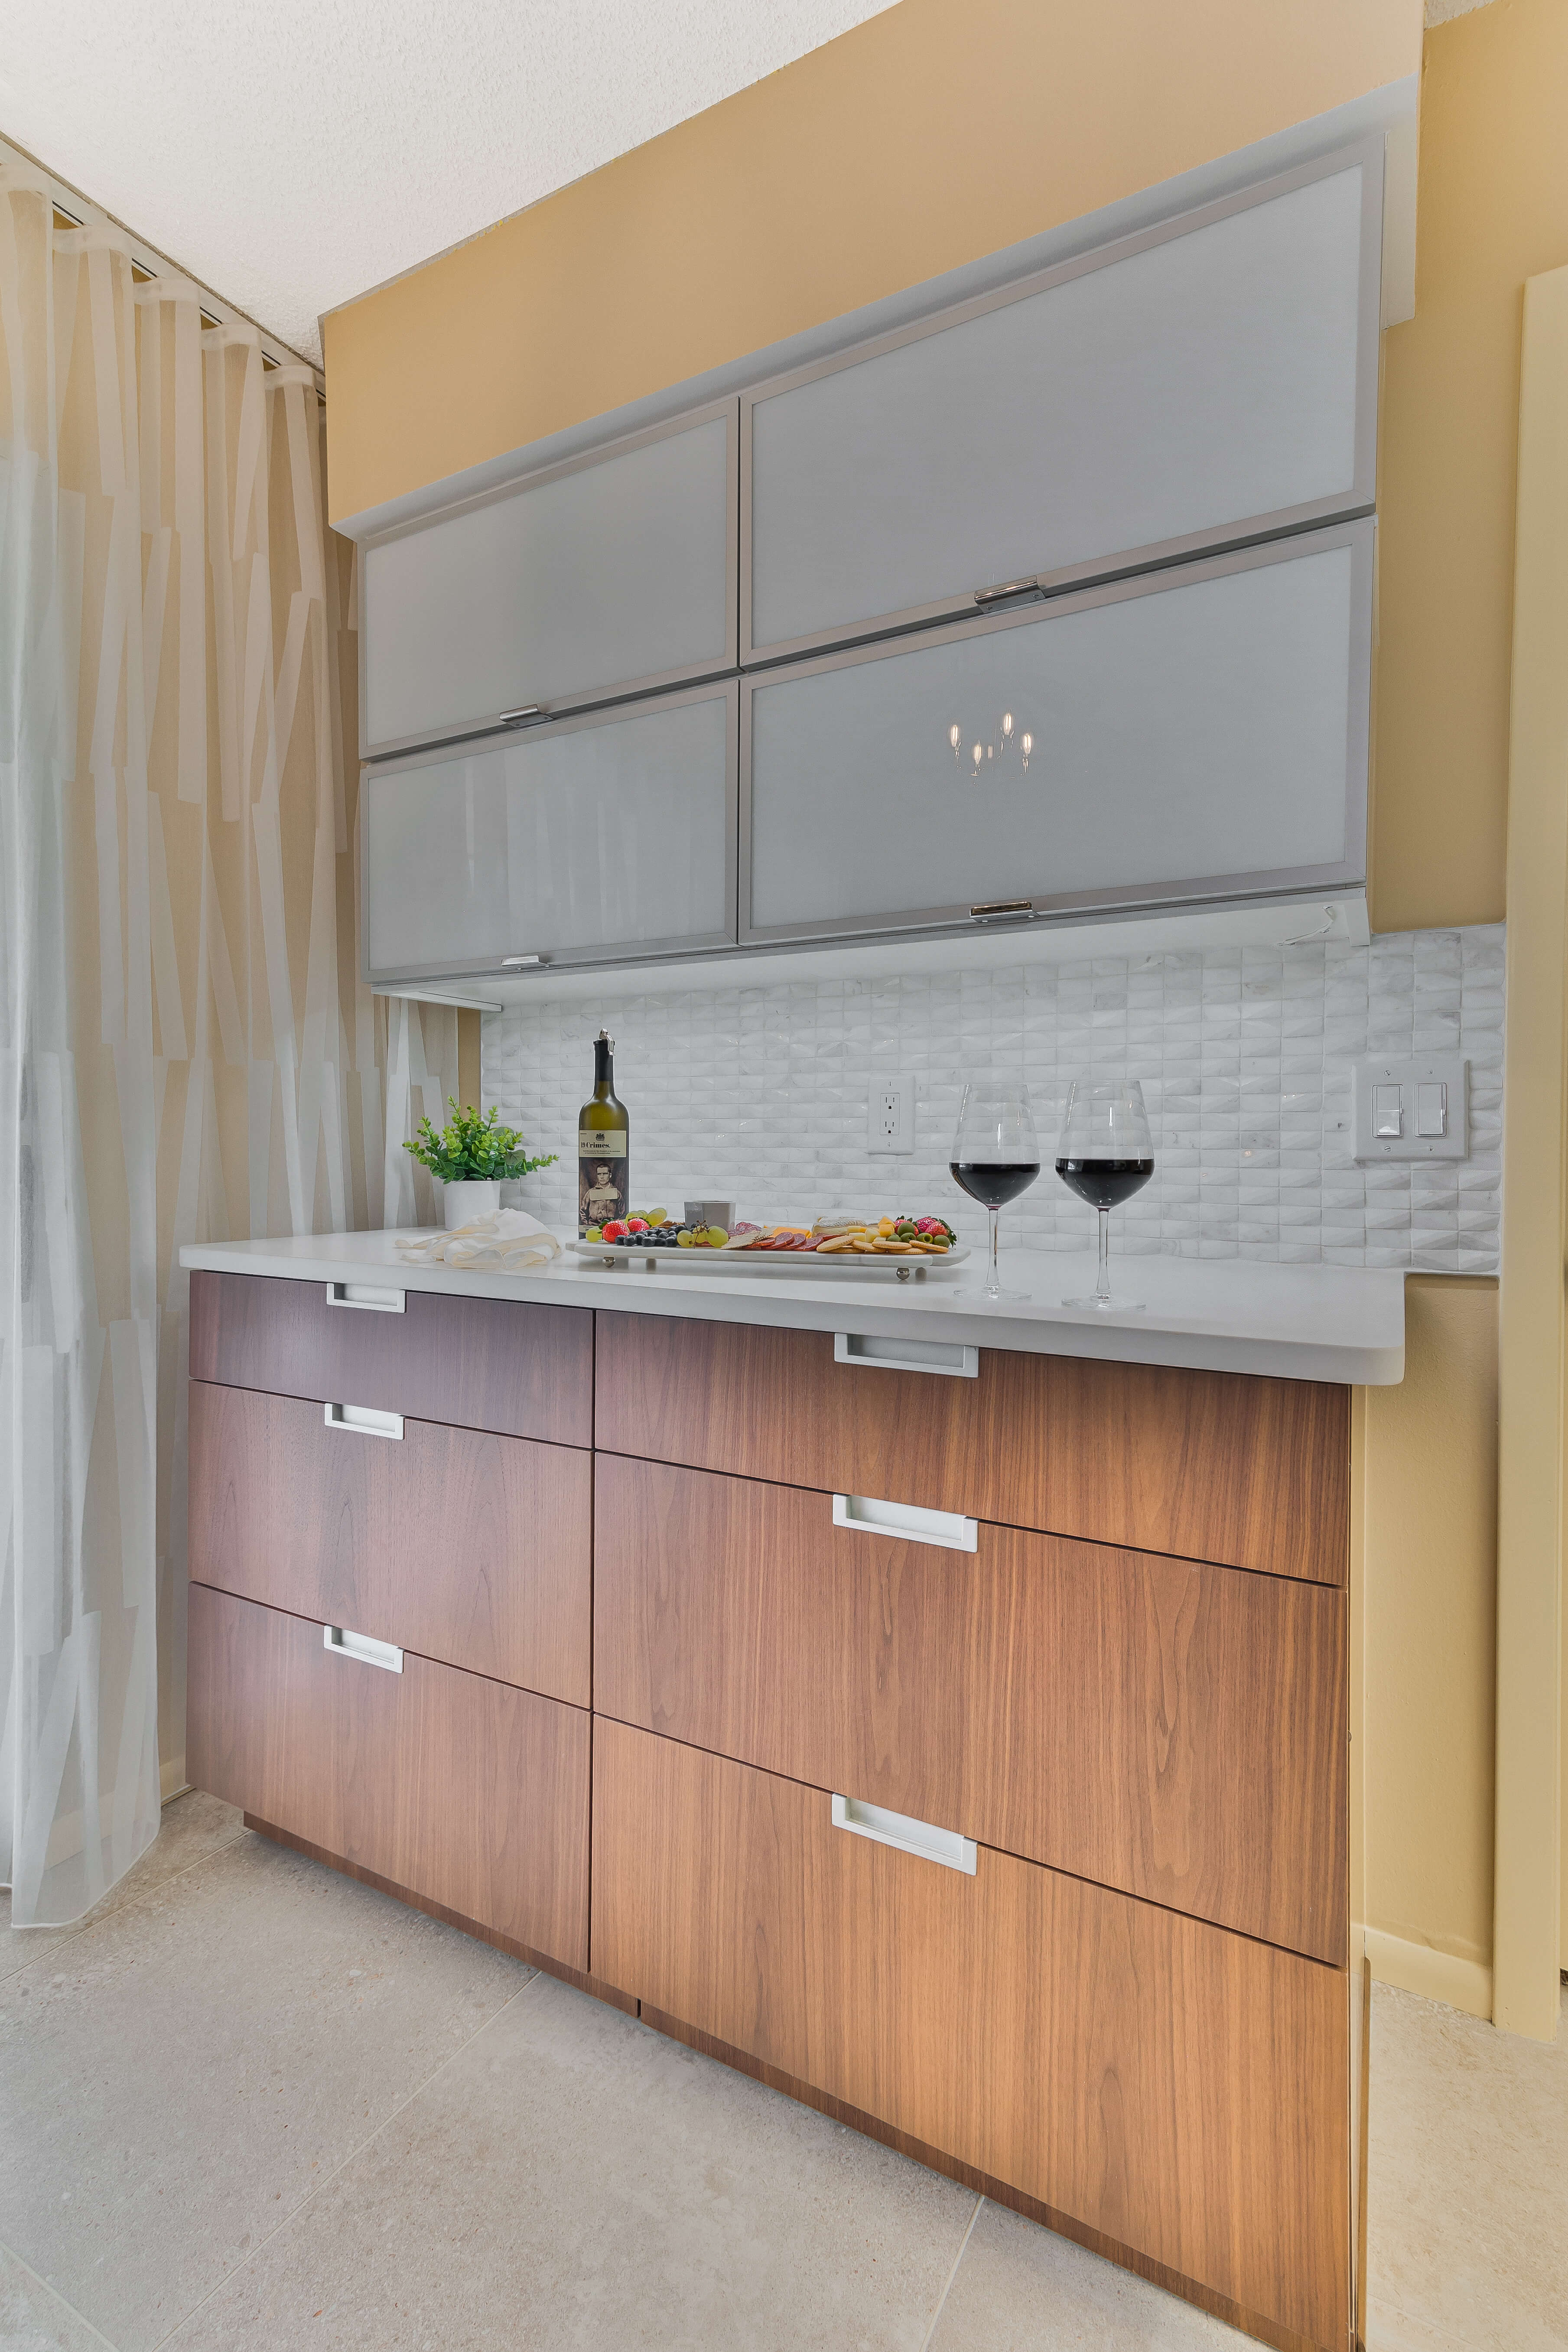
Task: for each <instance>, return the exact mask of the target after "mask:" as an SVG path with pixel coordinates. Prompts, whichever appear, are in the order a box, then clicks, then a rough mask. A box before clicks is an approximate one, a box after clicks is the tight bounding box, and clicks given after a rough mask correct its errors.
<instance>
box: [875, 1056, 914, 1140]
mask: <svg viewBox="0 0 1568 2352" xmlns="http://www.w3.org/2000/svg"><path fill="white" fill-rule="evenodd" d="M914 1148H915V1082H914V1080H913V1078H911V1077H903V1076H897V1075H895V1076H892V1077H883V1078H877V1079H874V1080H873V1081H872V1086H871V1096H870V1100H869V1102H868V1105H867V1112H866V1149H867V1150H868V1151H912V1150H914Z"/></svg>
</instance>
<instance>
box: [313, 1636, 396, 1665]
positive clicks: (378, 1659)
mask: <svg viewBox="0 0 1568 2352" xmlns="http://www.w3.org/2000/svg"><path fill="white" fill-rule="evenodd" d="M321 1647H322V1649H323V1650H330V1651H331V1654H332V1655H333V1657H334V1658H353V1659H355V1660H357V1662H358V1664H360V1665H362V1666H384V1668H385V1669H386V1671H387V1673H388V1674H389V1675H400V1674H401V1673H402V1672H403V1653H402V1651H401V1650H400V1649H399V1648H398V1647H397V1644H396V1643H395V1642H378V1641H376V1640H375V1639H374V1637H373V1636H372V1635H371V1634H369V1633H350V1632H349V1629H348V1627H347V1626H346V1625H323V1626H322V1628H321Z"/></svg>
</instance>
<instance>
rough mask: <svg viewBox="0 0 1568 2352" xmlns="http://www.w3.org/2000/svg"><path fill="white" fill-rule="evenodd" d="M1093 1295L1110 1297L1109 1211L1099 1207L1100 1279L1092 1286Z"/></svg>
mask: <svg viewBox="0 0 1568 2352" xmlns="http://www.w3.org/2000/svg"><path fill="white" fill-rule="evenodd" d="M1094 1295H1095V1297H1097V1298H1105V1299H1109V1298H1110V1210H1109V1209H1101V1211H1100V1280H1099V1281H1098V1282H1097V1283H1096V1285H1095V1286H1094Z"/></svg>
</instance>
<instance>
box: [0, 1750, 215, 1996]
mask: <svg viewBox="0 0 1568 2352" xmlns="http://www.w3.org/2000/svg"><path fill="white" fill-rule="evenodd" d="M244 1834H245V1824H244V1820H243V1817H242V1815H241V1813H240V1811H239V1809H238V1807H237V1806H236V1805H226V1804H224V1803H223V1802H222V1801H220V1800H219V1799H218V1798H216V1797H207V1796H204V1795H203V1794H202V1793H201V1791H200V1790H196V1789H192V1790H189V1791H188V1792H187V1793H186V1794H185V1795H184V1796H183V1797H175V1798H174V1799H172V1800H171V1801H170V1802H169V1803H168V1804H166V1805H165V1806H164V1807H163V1814H162V1816H161V1818H160V1822H159V1827H158V1834H157V1836H156V1837H155V1838H154V1839H153V1843H152V1844H151V1845H150V1846H149V1847H148V1849H147V1851H146V1853H144V1854H142V1855H140V1856H139V1857H138V1858H137V1860H136V1861H135V1862H133V1863H132V1865H131V1867H130V1869H129V1870H128V1871H127V1872H126V1874H125V1875H124V1877H123V1878H121V1879H117V1880H116V1881H115V1883H114V1885H112V1886H111V1887H110V1890H109V1892H108V1894H107V1895H105V1896H104V1898H103V1900H102V1902H101V1903H95V1904H94V1906H93V1907H92V1909H91V1910H90V1911H89V1912H87V1913H86V1914H85V1915H84V1916H83V1917H81V1918H80V1919H76V1920H73V1921H72V1922H71V1923H70V1924H69V1926H68V1927H12V1925H11V1893H10V1889H9V1888H8V1887H5V1888H0V1978H4V1977H9V1976H15V1974H16V1970H17V1969H25V1968H26V1967H27V1966H28V1965H29V1964H30V1963H31V1962H32V1961H34V1960H37V1959H39V1958H42V1956H43V1954H44V1953H46V1952H52V1951H56V1950H58V1948H59V1946H60V1945H61V1944H63V1943H64V1942H65V1941H66V1939H67V1937H70V1936H79V1935H80V1933H81V1931H82V1929H83V1928H84V1927H91V1926H92V1925H93V1923H94V1921H95V1920H99V1919H106V1918H107V1917H108V1916H109V1914H110V1912H111V1911H118V1910H119V1909H120V1907H121V1904H124V1903H137V1902H140V1901H141V1900H142V1897H143V1896H144V1895H150V1894H151V1893H153V1890H154V1888H156V1887H159V1886H163V1885H166V1884H167V1882H168V1881H169V1880H170V1879H171V1878H177V1877H178V1876H179V1874H180V1873H181V1871H183V1870H189V1869H190V1868H191V1866H192V1864H195V1863H198V1862H201V1861H203V1860H205V1857H206V1856H207V1855H208V1854H209V1853H216V1851H217V1849H218V1847H219V1846H223V1845H230V1844H232V1843H233V1842H234V1840H235V1839H236V1838H237V1837H243V1836H244Z"/></svg>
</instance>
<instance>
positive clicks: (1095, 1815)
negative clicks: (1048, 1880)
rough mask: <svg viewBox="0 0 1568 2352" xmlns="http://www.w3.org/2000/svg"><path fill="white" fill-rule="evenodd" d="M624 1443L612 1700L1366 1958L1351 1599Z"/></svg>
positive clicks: (705, 1742)
mask: <svg viewBox="0 0 1568 2352" xmlns="http://www.w3.org/2000/svg"><path fill="white" fill-rule="evenodd" d="M975 1542H976V1549H975V1550H974V1551H973V1552H967V1551H961V1550H952V1549H943V1548H942V1547H940V1546H939V1545H936V1544H933V1543H930V1542H922V1541H901V1540H900V1539H899V1538H896V1537H893V1536H889V1535H886V1534H882V1533H879V1532H876V1531H875V1530H873V1529H870V1528H853V1529H850V1528H842V1527H836V1526H835V1525H834V1523H833V1506H832V1500H831V1498H830V1497H829V1496H826V1495H818V1494H811V1493H805V1492H802V1491H801V1490H800V1489H798V1488H793V1487H787V1486H764V1485H762V1484H760V1483H758V1482H756V1481H753V1480H750V1479H744V1478H726V1477H721V1476H719V1475H715V1474H713V1473H710V1472H706V1471H699V1470H680V1469H673V1468H667V1467H665V1466H664V1465H660V1464H655V1463H649V1462H632V1461H626V1460H624V1459H617V1458H616V1457H615V1456H613V1455H607V1454H600V1455H599V1456H598V1457H597V1463H596V1469H595V1682H594V1690H595V1701H594V1703H595V1706H596V1708H597V1709H598V1710H599V1712H600V1713H601V1714H603V1715H612V1716H616V1717H620V1718H621V1720H623V1721H624V1722H626V1723H632V1724H637V1725H640V1726H642V1727H645V1728H647V1729H648V1730H651V1731H658V1732H663V1733H666V1734H668V1736H670V1737H671V1738H677V1739H683V1740H688V1741H689V1742H691V1744H692V1745H693V1746H695V1747H698V1748H712V1749H714V1750H716V1751H717V1752H718V1753H719V1754H721V1755H724V1756H731V1757H734V1758H736V1759H739V1760H740V1761H742V1762H743V1763H751V1764H758V1765H762V1766H763V1767H764V1768H765V1769H768V1770H770V1771H773V1772H781V1773H784V1774H786V1775H788V1776H789V1777H790V1778H791V1779H793V1780H806V1781H812V1782H815V1783H816V1786H817V1787H819V1788H827V1789H837V1790H842V1791H844V1792H845V1793H846V1794H847V1795H849V1796H852V1797H856V1798H859V1799H862V1800H864V1801H868V1802H869V1803H872V1804H876V1805H885V1806H889V1807H891V1808H892V1810H893V1811H896V1812H901V1813H912V1814H915V1815H917V1816H918V1817H919V1818H921V1819H922V1820H926V1821H933V1822H946V1823H948V1824H950V1825H951V1826H952V1828H954V1829H957V1830H961V1831H963V1832H964V1834H965V1835H967V1836H969V1837H972V1838H977V1839H980V1840H981V1841H983V1842H984V1843H986V1844H989V1845H993V1846H999V1847H1005V1848H1006V1849H1007V1850H1008V1851H1009V1852H1011V1853H1017V1854H1022V1855H1025V1856H1026V1857H1028V1858H1029V1859H1031V1860H1033V1861H1036V1862H1044V1863H1050V1864H1054V1865H1055V1866H1056V1867H1057V1868H1058V1869H1060V1870H1068V1871H1071V1872H1073V1873H1074V1874H1075V1875H1077V1876H1079V1877H1084V1878H1094V1879H1098V1880H1100V1881H1101V1882H1102V1883H1103V1884H1105V1885H1111V1886H1120V1887H1123V1888H1125V1889H1127V1891H1128V1892H1130V1893H1131V1894H1134V1895H1146V1896H1149V1897H1152V1899H1153V1900H1154V1901H1156V1902H1160V1903H1165V1904H1170V1905H1172V1906H1174V1907H1175V1908H1176V1909H1178V1910H1182V1911H1190V1912H1192V1913H1194V1914H1195V1915H1196V1916H1199V1917H1201V1918H1205V1919H1212V1920H1215V1921H1217V1922H1218V1923H1219V1924H1220V1925H1222V1926H1225V1927H1237V1928H1240V1929H1242V1930H1243V1931H1244V1932H1245V1933H1247V1934H1248V1935H1252V1936H1259V1937H1265V1938H1267V1940H1268V1941H1269V1942H1271V1943H1277V1944H1285V1945H1289V1946H1290V1947H1291V1948H1294V1949H1296V1950H1298V1951H1303V1952H1309V1953H1311V1954H1312V1955H1314V1956H1315V1957H1316V1958H1319V1959H1322V1960H1329V1961H1332V1962H1334V1963H1335V1964H1336V1965H1339V1966H1343V1964H1344V1962H1345V1959H1346V1934H1347V1926H1346V1919H1347V1900H1348V1897H1347V1889H1346V1851H1345V1848H1346V1827H1345V1823H1346V1790H1345V1776H1346V1751H1345V1740H1346V1731H1347V1725H1346V1705H1347V1699H1346V1626H1345V1598H1344V1595H1343V1593H1342V1592H1338V1591H1330V1590H1328V1589H1326V1588H1325V1587H1323V1586H1321V1585H1313V1584H1304V1583H1293V1582H1289V1581H1287V1580H1284V1579H1282V1578H1279V1577H1268V1576H1256V1575H1252V1574H1250V1573H1248V1572H1247V1571H1245V1570H1237V1569H1231V1568H1213V1567H1207V1566H1204V1565H1201V1564H1199V1563H1196V1562H1194V1561H1192V1560H1182V1559H1168V1558H1165V1557H1163V1556H1162V1555H1159V1554H1152V1553H1146V1552H1132V1551H1123V1550H1118V1549H1113V1548H1111V1547H1110V1546H1108V1545H1100V1544H1083V1543H1076V1542H1071V1541H1067V1540H1063V1539H1062V1538H1057V1537H1051V1536H1039V1535H1029V1534H1024V1533H1022V1532H1020V1531H1019V1530H1018V1529H1016V1528H996V1527H991V1526H987V1525H984V1524H982V1525H981V1526H979V1527H978V1528H977V1529H976V1530H975Z"/></svg>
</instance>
